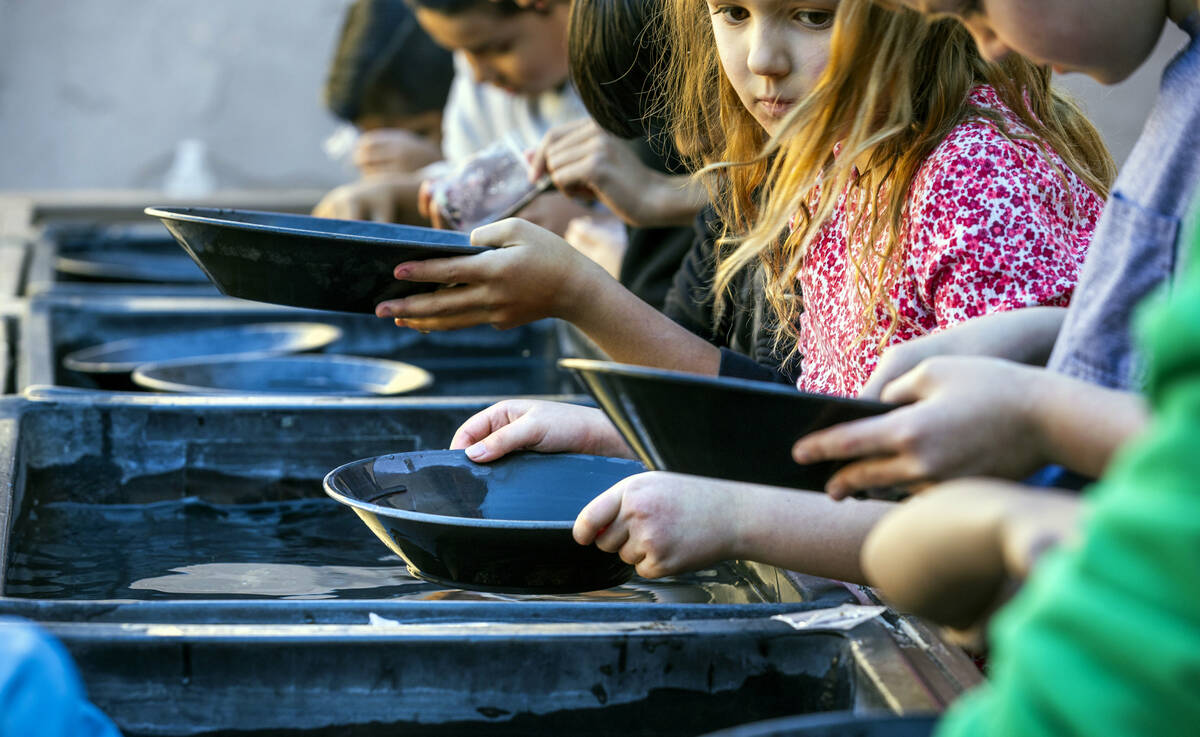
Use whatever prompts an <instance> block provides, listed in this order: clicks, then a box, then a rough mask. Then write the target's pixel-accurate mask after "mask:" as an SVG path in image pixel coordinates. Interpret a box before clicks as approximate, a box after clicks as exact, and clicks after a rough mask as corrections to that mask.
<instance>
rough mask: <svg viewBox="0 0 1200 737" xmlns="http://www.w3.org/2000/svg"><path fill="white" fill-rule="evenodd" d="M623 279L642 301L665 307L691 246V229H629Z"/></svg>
mask: <svg viewBox="0 0 1200 737" xmlns="http://www.w3.org/2000/svg"><path fill="white" fill-rule="evenodd" d="M626 230H627V231H628V233H629V245H628V246H627V247H626V249H625V256H624V257H623V258H622V259H621V276H620V282H621V284H623V285H625V288H626V289H628V290H629V291H631V292H633V293H634V294H636V295H637V296H638V297H639V298H640V299H641V300H642V301H643V302H646V303H647V304H649V305H651V306H652V307H654V308H655V309H657V310H662V309H664V307H665V304H666V301H667V293H668V292H669V291H670V289H671V284H672V281H673V277H674V276H675V273H676V272H677V271H679V268H680V264H681V262H682V261H683V260H684V259H685V258H686V257H687V255H688V252H689V251H690V250H691V247H692V240H693V233H692V229H691V228H686V227H678V228H632V227H631V228H627V229H626Z"/></svg>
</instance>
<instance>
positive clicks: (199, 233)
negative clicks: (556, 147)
mask: <svg viewBox="0 0 1200 737" xmlns="http://www.w3.org/2000/svg"><path fill="white" fill-rule="evenodd" d="M146 214H147V215H151V216H153V217H157V218H159V219H161V220H162V222H163V225H165V226H166V228H167V230H168V231H170V233H171V235H173V236H174V237H175V240H177V241H178V242H179V245H181V246H183V249H184V250H185V251H187V252H188V255H190V256H191V257H192V259H193V260H194V261H195V262H196V263H197V264H198V265H199V266H200V268H201V269H203V270H204V273H205V274H207V275H208V278H209V279H211V280H212V282H213V283H214V284H216V285H217V288H218V289H220V290H221V292H222V293H223V294H227V295H229V296H231V297H241V298H242V299H251V300H255V301H257V302H271V303H273V304H280V305H291V306H293V307H309V308H312V309H318V310H333V311H338V312H369V313H373V312H374V311H375V305H377V304H379V303H380V302H383V301H385V300H389V299H395V298H398V297H403V296H406V295H409V294H414V293H416V292H427V291H431V290H433V289H434V288H436V287H437V285H436V284H422V283H417V282H405V281H398V280H397V279H396V278H395V277H394V276H393V275H392V270H393V269H394V268H395V267H396V265H397V264H399V263H401V262H404V261H413V260H418V259H428V258H441V257H448V256H463V255H470V254H474V253H480V252H482V251H484V250H487V249H484V248H479V247H476V246H472V245H471V241H470V236H468V235H467V234H465V233H458V232H454V231H449V230H434V229H432V228H419V227H415V226H408V225H392V224H389V223H369V222H362V221H358V220H332V219H329V218H314V217H308V216H306V215H289V214H285V213H277V212H255V211H252V210H218V209H209V208H199V207H149V208H146Z"/></svg>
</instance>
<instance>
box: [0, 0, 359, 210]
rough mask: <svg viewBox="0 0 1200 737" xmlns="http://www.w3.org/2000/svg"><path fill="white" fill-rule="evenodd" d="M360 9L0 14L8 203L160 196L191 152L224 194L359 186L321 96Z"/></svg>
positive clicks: (175, 0) (61, 3)
mask: <svg viewBox="0 0 1200 737" xmlns="http://www.w3.org/2000/svg"><path fill="white" fill-rule="evenodd" d="M348 3H349V0H0V141H2V143H0V189H22V190H28V189H60V188H97V187H117V188H152V189H156V188H158V187H160V186H161V184H162V181H163V177H164V175H165V173H166V171H167V168H168V167H169V166H170V163H171V161H172V159H173V157H174V153H175V149H176V146H177V144H178V142H179V141H180V140H181V139H185V138H197V139H200V140H202V141H204V142H205V144H206V147H207V150H208V159H209V163H210V168H211V170H212V171H213V173H214V174H215V175H216V179H217V184H218V186H219V187H221V188H226V189H243V188H259V187H269V188H305V187H325V186H330V185H333V184H336V183H338V182H340V181H342V180H344V179H346V178H348V176H349V175H348V172H346V171H345V170H343V169H342V168H341V167H340V166H339V165H338V164H336V163H334V162H332V161H330V160H329V158H328V157H327V156H326V155H325V154H324V153H323V151H322V149H321V142H322V141H323V140H324V139H325V138H326V137H327V136H328V135H329V134H330V133H331V132H332V131H333V130H334V129H335V127H336V125H337V123H336V121H335V119H334V118H333V117H332V116H330V115H329V114H328V113H326V112H325V110H324V108H323V106H322V104H321V96H320V93H321V86H322V84H323V83H324V80H325V70H326V67H327V64H328V62H329V58H330V55H331V54H332V52H333V46H334V43H335V41H336V38H337V33H338V31H339V29H340V27H341V17H342V13H343V10H344V8H345V6H346V5H347V4H348Z"/></svg>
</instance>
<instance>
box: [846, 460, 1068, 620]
mask: <svg viewBox="0 0 1200 737" xmlns="http://www.w3.org/2000/svg"><path fill="white" fill-rule="evenodd" d="M1080 508H1081V504H1080V501H1079V498H1078V497H1077V496H1075V495H1073V494H1059V493H1054V492H1050V491H1046V490H1043V489H1031V488H1029V487H1025V486H1018V485H1016V484H1012V483H1007V482H1000V481H991V480H983V479H970V480H960V481H954V482H950V483H945V484H940V485H938V486H937V487H935V488H934V489H931V490H930V491H929V492H927V493H925V494H922V495H921V496H919V497H917V498H914V499H912V500H910V501H908V502H906V503H904V504H900V505H897V507H896V509H895V511H893V512H891V513H890V514H888V515H887V516H885V517H884V518H883V519H881V520H880V521H879V523H878V524H876V525H875V527H874V529H872V530H871V533H870V535H868V537H867V539H866V540H865V541H864V543H863V547H862V565H863V569H864V571H865V572H866V574H867V577H868V580H869V581H870V583H871V585H872V586H875V587H876V588H877V589H878V590H879V591H880V593H881V594H882V595H883V596H884V598H886V599H887V600H888V601H889V602H890V603H892V604H894V605H896V606H897V607H898V608H900V609H902V610H904V611H906V612H912V613H914V614H918V615H920V616H922V617H927V618H929V619H932V620H934V621H936V622H939V623H941V624H944V625H948V626H950V627H954V628H956V629H959V630H969V629H973V628H975V627H978V626H979V625H980V624H982V623H983V621H984V620H985V619H986V618H987V617H988V616H989V615H990V614H991V613H992V612H993V611H995V609H996V608H997V607H998V606H999V605H1000V604H1002V603H1003V601H1004V599H1005V598H1006V597H1007V596H1008V595H1009V594H1010V593H1011V592H1012V590H1013V588H1014V586H1012V585H1010V583H1009V582H1016V581H1020V580H1023V579H1024V578H1025V577H1026V576H1028V575H1029V573H1030V572H1031V570H1032V568H1033V566H1034V564H1035V563H1036V561H1037V559H1038V557H1039V556H1040V555H1041V554H1042V553H1043V552H1045V551H1046V550H1048V549H1049V548H1051V547H1053V546H1055V545H1058V544H1060V543H1062V542H1065V541H1068V540H1071V539H1072V538H1074V537H1075V536H1076V534H1077V529H1076V526H1077V523H1078V515H1079V511H1080Z"/></svg>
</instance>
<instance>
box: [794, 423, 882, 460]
mask: <svg viewBox="0 0 1200 737" xmlns="http://www.w3.org/2000/svg"><path fill="white" fill-rule="evenodd" d="M901 411H903V410H895V411H894V412H890V413H888V414H885V415H880V416H878V417H870V418H867V419H865V420H855V421H853V422H843V423H842V424H840V425H834V426H833V427H829V428H826V429H824V430H817V431H816V432H812V433H809V434H808V435H805V436H804V437H802V438H800V439H799V440H797V441H796V444H795V445H793V446H792V460H794V461H795V462H796V463H800V464H806V463H816V462H818V461H834V460H850V459H854V458H862V457H864V456H875V455H883V454H886V453H889V452H891V450H892V445H891V442H890V438H891V436H892V433H891V432H889V428H890V427H892V426H893V422H892V420H893V419H894V415H896V414H897V413H898V412H901Z"/></svg>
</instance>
